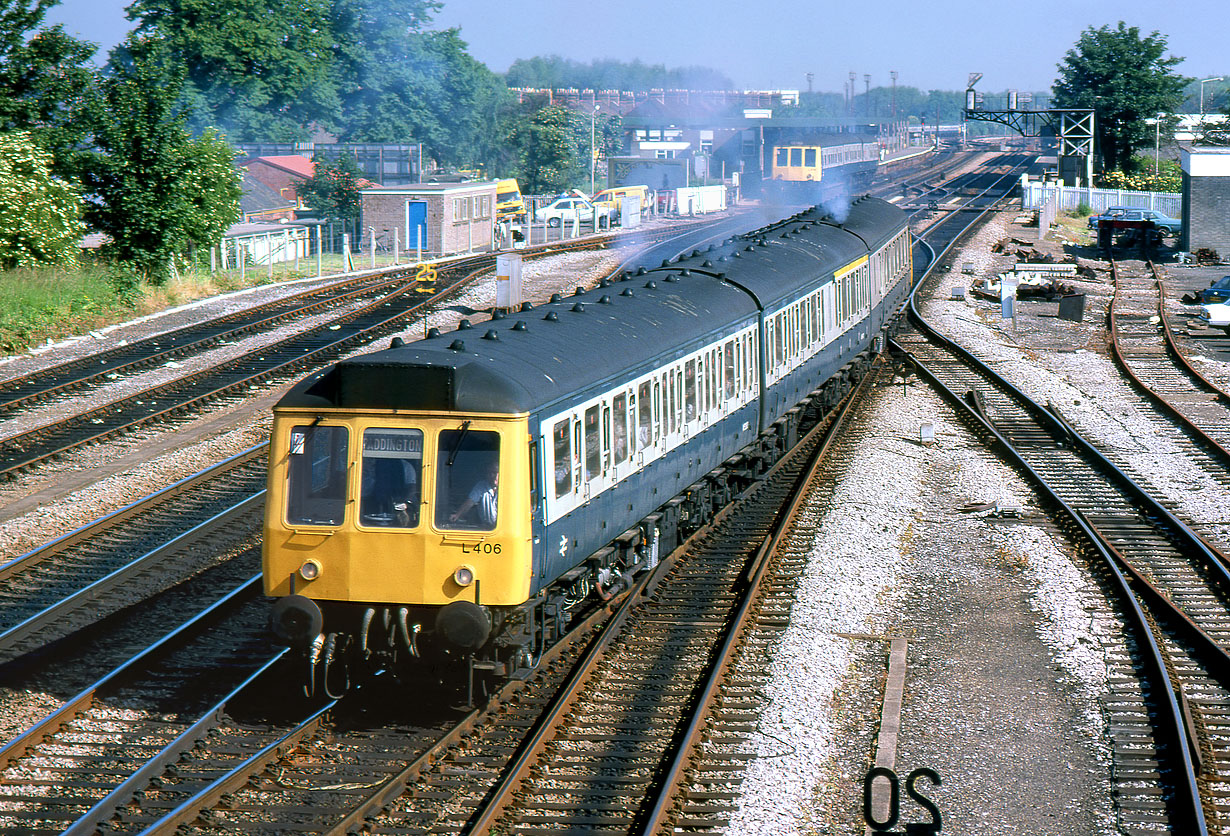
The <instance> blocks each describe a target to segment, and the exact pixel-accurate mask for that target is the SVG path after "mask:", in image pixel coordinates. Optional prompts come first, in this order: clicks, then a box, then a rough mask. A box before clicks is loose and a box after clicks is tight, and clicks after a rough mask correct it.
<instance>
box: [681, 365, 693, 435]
mask: <svg viewBox="0 0 1230 836" xmlns="http://www.w3.org/2000/svg"><path fill="white" fill-rule="evenodd" d="M683 392H684V409H685V410H686V415H685V417H684V420H685V421H691V420H692V419H693V418H695V417H696V363H694V362H693V361H691V360H689V361H688V362H686V363H684V364H683Z"/></svg>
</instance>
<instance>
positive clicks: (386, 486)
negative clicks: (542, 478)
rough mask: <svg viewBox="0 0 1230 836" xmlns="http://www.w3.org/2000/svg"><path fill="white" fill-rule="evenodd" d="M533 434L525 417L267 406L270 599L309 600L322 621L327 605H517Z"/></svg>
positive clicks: (526, 560) (523, 586)
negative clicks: (270, 410)
mask: <svg viewBox="0 0 1230 836" xmlns="http://www.w3.org/2000/svg"><path fill="white" fill-rule="evenodd" d="M528 439H529V432H528V422H527V417H526V416H524V415H523V416H504V415H499V416H474V417H472V418H462V417H458V416H457V415H456V414H444V413H417V414H409V413H402V412H399V411H397V410H383V409H380V410H370V411H361V410H354V411H347V412H340V411H339V412H334V411H331V410H320V409H301V408H286V409H278V410H275V415H274V425H273V432H272V437H271V442H270V448H269V482H268V496H267V502H266V510H265V530H264V534H265V537H264V553H263V571H264V585H265V592H266V594H268V595H271V596H279V597H280V596H304V597H307V598H310V599H312V600H313V601H315V602H317V603H318V604H320V605H321V608H322V609H324V610H325V613H326V616H325V618H326V620H327V619H328V617H329V608H330V607H331V606H333V607H334V609H336V606H335V605H333V604H330V603H329V602H339V603H340V602H347V603H352V604H357V605H364V606H367V607H376V608H386V609H387V608H393V611H396V609H397V608H403V607H404V608H408V609H410V610H411V614H412V616H411V617H414V614H415V613H418V614H419V615H420V616H421V615H422V612H423V611H422V609H421V608H423V607H428V608H438V607H443V606H445V605H449V604H452V603H454V602H458V601H464V602H471V603H472V604H480V605H482V606H483V607H506V606H516V605H518V604H522V603H524V602H525V601H526V599H527V597H528V596H529V588H530V577H531V561H532V547H531V538H532V532H531V528H530V525H531V521H530V501H531V500H530V490H529V486H530V479H531V474H530V461H529V455H528V452H527V450H528ZM404 617H405V616H404V613H403V618H404ZM325 629H328V626H327V624H326V628H325Z"/></svg>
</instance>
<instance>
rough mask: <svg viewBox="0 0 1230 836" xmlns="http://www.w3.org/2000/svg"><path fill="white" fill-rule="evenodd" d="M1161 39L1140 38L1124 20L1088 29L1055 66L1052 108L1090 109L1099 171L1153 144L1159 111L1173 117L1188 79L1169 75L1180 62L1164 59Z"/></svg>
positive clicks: (1155, 34)
mask: <svg viewBox="0 0 1230 836" xmlns="http://www.w3.org/2000/svg"><path fill="white" fill-rule="evenodd" d="M1165 52H1166V37H1165V36H1164V35H1160V34H1159V33H1157V32H1153V33H1152V34H1151V35H1149V36H1148V37H1143V38H1142V37H1141V35H1140V30H1139V29H1138V28H1137V27H1135V26H1127V25H1126V24H1125V23H1123V21H1120V22H1119V25H1118V27H1117V28H1115V29H1112V28H1111V27H1110V26H1103V27H1101V28H1100V29H1094V28H1092V27H1090V28H1089V29H1086V30H1085V31H1084V32H1083V33H1081V37H1080V40H1079V41H1077V43H1076V46H1075V47H1073V48H1072V49H1070V50H1068V53H1067V55H1066V56H1065V57H1064V61H1063V63H1062V64H1060V65H1059V79H1058V80H1057V81H1056V82H1055V85H1054V88H1053V89H1054V91H1055V99H1054V106H1055V107H1067V108H1092V109H1093V110H1094V114H1095V124H1096V131H1097V144H1098V150H1099V151H1100V153H1101V155H1102V160H1103V167H1104V168H1105V169H1107V170H1112V169H1116V168H1120V167H1121V166H1123V165H1124V164H1125V163H1126V162H1127V160H1128V159H1130V158H1131V156H1132V152H1134V151H1135V150H1137V149H1139V148H1143V147H1145V146H1147V145H1150V144H1152V141H1153V139H1154V137H1153V133H1154V130H1153V126H1152V125H1151V124H1147V123H1146V122H1145V120H1146V119H1150V118H1152V117H1154V116H1155V115H1156V114H1158V113H1174V112H1175V110H1176V109H1177V108H1178V107H1179V105H1180V104H1181V103H1182V100H1183V86H1184V84H1186V83H1187V79H1185V78H1183V77H1182V76H1180V75H1177V74H1175V73H1173V72H1171V68H1172V67H1174V66H1175V65H1176V64H1178V63H1179V62H1180V61H1182V60H1183V59H1182V58H1176V57H1174V56H1173V55H1171V56H1166V55H1165Z"/></svg>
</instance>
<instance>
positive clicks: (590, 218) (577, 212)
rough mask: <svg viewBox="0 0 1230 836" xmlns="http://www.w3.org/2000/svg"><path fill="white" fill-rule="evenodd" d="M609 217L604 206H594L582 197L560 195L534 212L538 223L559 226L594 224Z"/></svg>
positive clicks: (608, 211) (607, 210) (608, 212)
mask: <svg viewBox="0 0 1230 836" xmlns="http://www.w3.org/2000/svg"><path fill="white" fill-rule="evenodd" d="M609 218H610V210H609V209H607V208H606V207H599V206H594V204H592V203H590V202H589V201H588V200H586V199H585V198H582V197H561V198H559V199H557V200H555V201H554V202H553V203H551V205H550V206H547V207H545V208H543V209H539V210H538V211H537V212H535V213H534V220H535V221H537V222H538V223H542V222H543V221H546V222H547V226H559V225H560V224H561V223H572V222H573V221H574V220H576V221H580V222H581V223H593V224H594V225H595V226H596V225H597V224H598V223H599V222H601V221H602V220H603V219H608V220H609Z"/></svg>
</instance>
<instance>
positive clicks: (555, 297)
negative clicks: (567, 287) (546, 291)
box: [551, 293, 564, 302]
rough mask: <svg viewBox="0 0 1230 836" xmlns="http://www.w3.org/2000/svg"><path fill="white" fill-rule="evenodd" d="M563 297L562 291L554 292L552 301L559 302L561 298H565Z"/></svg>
mask: <svg viewBox="0 0 1230 836" xmlns="http://www.w3.org/2000/svg"><path fill="white" fill-rule="evenodd" d="M563 298H564V294H562V293H552V294H551V301H552V302H558V301H560V300H561V299H563Z"/></svg>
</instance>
